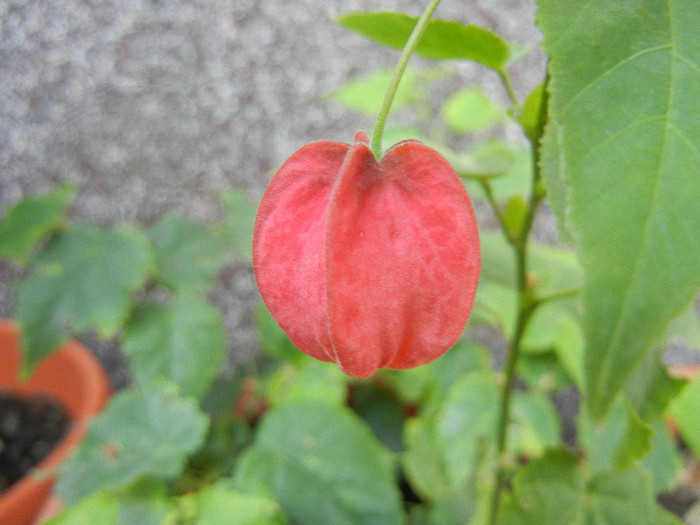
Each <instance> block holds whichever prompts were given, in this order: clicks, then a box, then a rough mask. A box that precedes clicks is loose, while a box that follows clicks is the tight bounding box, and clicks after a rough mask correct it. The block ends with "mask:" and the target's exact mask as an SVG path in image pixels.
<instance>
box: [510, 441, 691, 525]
mask: <svg viewBox="0 0 700 525" xmlns="http://www.w3.org/2000/svg"><path fill="white" fill-rule="evenodd" d="M586 478H587V475H586V469H585V467H584V466H582V465H581V462H580V460H579V459H578V458H577V457H576V456H574V455H572V454H570V453H568V452H565V451H561V450H553V451H550V452H549V453H548V454H547V455H545V456H544V457H542V458H541V459H538V460H536V461H534V462H532V463H530V464H529V465H526V466H525V467H523V468H521V469H519V470H518V472H517V473H516V475H515V477H514V478H513V493H512V494H509V495H508V496H509V497H508V498H506V500H505V501H504V503H505V504H504V506H503V510H502V512H501V515H500V519H499V521H498V523H499V524H502V525H510V524H513V523H517V524H519V525H521V524H522V525H540V524H543V523H546V524H547V525H550V524H551V525H580V524H582V523H586V524H596V525H639V524H641V525H681V522H680V520H679V519H678V518H676V517H675V516H673V515H672V514H670V513H669V512H667V511H665V510H664V509H662V508H661V507H660V506H659V505H658V504H657V503H656V501H655V500H654V497H653V493H652V491H651V484H650V482H649V477H648V475H647V473H646V472H644V470H643V469H640V468H633V469H628V470H626V471H624V472H618V471H604V472H600V473H598V474H596V475H593V476H591V477H590V479H586Z"/></svg>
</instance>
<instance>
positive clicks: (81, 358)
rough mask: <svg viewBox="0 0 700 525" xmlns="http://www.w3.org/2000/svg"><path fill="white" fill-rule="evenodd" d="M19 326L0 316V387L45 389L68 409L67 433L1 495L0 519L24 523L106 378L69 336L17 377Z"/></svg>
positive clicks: (102, 396)
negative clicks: (24, 377) (27, 375)
mask: <svg viewBox="0 0 700 525" xmlns="http://www.w3.org/2000/svg"><path fill="white" fill-rule="evenodd" d="M22 355H23V351H22V343H21V336H20V329H19V327H18V326H17V324H16V323H14V322H12V321H8V320H4V319H0V362H1V363H2V367H1V368H0V392H9V393H11V394H13V395H15V396H18V397H19V398H20V399H21V398H25V397H27V396H32V395H37V394H44V395H49V396H51V397H52V398H54V399H56V400H57V401H59V402H60V404H61V405H62V406H63V407H65V409H66V410H67V411H68V415H69V417H70V427H69V430H68V433H67V434H66V435H65V436H64V437H63V438H62V439H61V441H60V442H59V443H58V444H57V445H56V446H55V448H54V449H53V450H52V451H51V452H50V453H49V454H48V456H46V457H45V458H44V459H43V460H42V461H41V462H40V463H39V464H38V465H37V466H36V467H35V468H34V469H32V471H31V472H30V473H28V474H27V475H25V476H24V477H23V478H22V479H21V480H19V481H17V482H15V483H14V484H12V485H11V486H10V487H9V489H8V490H7V491H5V492H4V493H3V494H2V495H1V496H0V523H3V524H4V525H29V524H30V523H32V520H33V519H34V518H35V516H36V515H37V513H38V512H39V511H40V510H41V508H42V506H43V505H44V503H45V502H46V500H47V498H48V496H49V494H50V491H51V487H52V485H53V482H54V477H55V470H56V468H57V467H58V465H59V464H60V463H61V462H62V461H63V460H64V459H65V458H66V457H67V456H68V454H70V452H71V451H72V450H73V448H74V447H75V446H76V445H77V444H78V443H79V442H80V440H81V439H82V437H83V436H84V434H85V431H86V430H87V424H88V421H89V419H90V417H91V416H93V415H94V414H96V413H98V412H99V411H100V410H101V408H102V406H103V405H104V403H105V401H106V399H107V397H108V395H109V381H108V379H107V377H106V375H105V373H104V370H103V369H102V366H101V365H100V363H99V361H98V360H97V359H96V358H95V357H94V356H93V355H92V353H91V352H90V351H89V350H88V349H87V348H85V347H84V346H83V345H81V344H80V343H78V342H77V341H69V342H68V343H66V344H64V345H63V346H62V347H61V348H60V349H59V350H58V351H56V352H55V353H54V354H52V355H51V356H49V357H48V358H46V359H45V360H43V361H42V362H41V363H40V364H39V365H38V367H37V368H36V370H34V371H33V372H32V374H31V377H30V378H29V379H28V380H27V381H24V380H22V379H21V378H20V377H19V376H20V369H21V364H22Z"/></svg>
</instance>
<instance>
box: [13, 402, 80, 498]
mask: <svg viewBox="0 0 700 525" xmlns="http://www.w3.org/2000/svg"><path fill="white" fill-rule="evenodd" d="M70 425H71V421H70V418H69V416H68V413H67V412H66V410H65V409H64V408H63V407H62V406H61V405H60V404H59V403H58V402H57V401H56V400H55V399H53V398H51V397H49V396H46V395H33V396H18V395H16V394H14V393H12V392H9V391H0V494H2V493H3V492H4V491H5V490H7V489H9V488H10V486H11V485H12V484H13V483H15V482H16V481H18V480H20V479H21V478H22V477H23V476H25V475H26V474H27V473H29V472H30V471H31V470H32V468H34V467H35V466H37V465H38V464H39V463H40V462H41V461H42V460H43V459H44V458H45V457H46V456H48V455H49V453H50V452H51V451H52V450H53V449H54V448H55V447H56V445H58V444H59V443H60V441H61V439H63V437H64V436H65V435H66V434H67V433H68V430H69V429H70Z"/></svg>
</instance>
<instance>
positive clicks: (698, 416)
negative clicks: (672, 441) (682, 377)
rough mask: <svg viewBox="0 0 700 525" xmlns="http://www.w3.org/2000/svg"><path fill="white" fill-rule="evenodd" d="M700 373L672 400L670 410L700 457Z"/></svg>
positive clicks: (685, 438)
mask: <svg viewBox="0 0 700 525" xmlns="http://www.w3.org/2000/svg"><path fill="white" fill-rule="evenodd" d="M698 407H700V374H696V375H695V377H694V378H693V379H692V381H690V382H689V383H688V384H687V385H686V386H685V388H684V389H683V391H682V392H681V394H680V395H679V396H678V397H677V398H676V399H674V400H673V401H672V402H671V405H670V407H669V412H670V414H671V416H672V417H673V419H674V420H675V422H676V424H677V425H678V430H679V432H680V434H681V436H683V439H684V440H685V442H686V443H687V444H688V446H689V447H690V448H691V450H692V451H693V453H694V454H695V455H696V457H700V410H699V409H698Z"/></svg>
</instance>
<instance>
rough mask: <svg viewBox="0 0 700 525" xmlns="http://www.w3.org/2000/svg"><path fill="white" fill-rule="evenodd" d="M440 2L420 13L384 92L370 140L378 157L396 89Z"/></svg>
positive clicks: (436, 1) (431, 1)
mask: <svg viewBox="0 0 700 525" xmlns="http://www.w3.org/2000/svg"><path fill="white" fill-rule="evenodd" d="M439 3H440V0H430V4H428V7H426V8H425V11H423V14H422V15H420V18H419V19H418V22H416V26H415V27H414V28H413V32H412V33H411V36H409V37H408V40H407V41H406V45H405V46H404V48H403V51H402V52H401V56H400V57H399V61H398V63H397V64H396V68H395V69H394V74H393V75H392V77H391V81H390V82H389V86H388V87H387V89H386V93H385V94H384V100H383V101H382V107H381V108H380V109H379V115H377V123H376V124H375V126H374V131H373V132H372V139H371V141H370V149H371V150H372V152H373V153H374V156H375V157H376V158H378V159H379V158H380V157H381V156H382V135H383V134H384V126H385V125H386V119H387V117H388V116H389V110H390V109H391V103H392V102H393V101H394V96H395V95H396V90H397V89H398V87H399V83H400V82H401V77H402V76H403V73H404V71H406V66H407V65H408V61H409V59H410V58H411V55H412V54H413V52H414V51H415V50H416V47H417V46H418V42H420V39H421V37H422V36H423V33H425V29H426V28H427V27H428V22H429V21H430V17H431V16H433V12H434V11H435V8H437V6H438V4H439Z"/></svg>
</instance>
